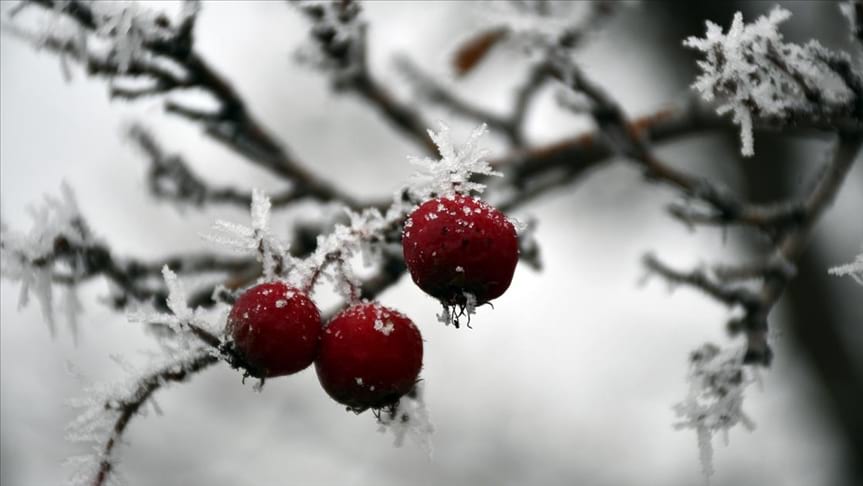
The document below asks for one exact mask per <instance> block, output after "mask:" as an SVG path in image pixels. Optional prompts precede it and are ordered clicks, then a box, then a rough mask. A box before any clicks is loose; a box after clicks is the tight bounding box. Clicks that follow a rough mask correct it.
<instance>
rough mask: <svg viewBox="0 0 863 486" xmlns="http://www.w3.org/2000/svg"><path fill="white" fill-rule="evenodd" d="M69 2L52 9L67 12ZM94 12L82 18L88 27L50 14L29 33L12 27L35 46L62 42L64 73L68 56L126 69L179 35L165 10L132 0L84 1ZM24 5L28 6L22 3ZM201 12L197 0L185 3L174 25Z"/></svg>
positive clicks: (62, 0) (120, 70)
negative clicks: (42, 26)
mask: <svg viewBox="0 0 863 486" xmlns="http://www.w3.org/2000/svg"><path fill="white" fill-rule="evenodd" d="M74 3H75V2H72V1H69V0H57V1H55V2H54V11H55V12H65V11H67V10H71V9H73V8H74ZM83 3H85V4H86V5H87V8H88V9H89V10H90V11H91V12H92V13H93V15H92V16H89V17H88V18H87V19H86V22H91V23H92V29H88V28H87V27H85V26H84V25H82V24H80V23H77V22H73V21H70V20H68V19H65V18H61V17H60V16H52V17H50V19H49V20H48V21H47V25H46V26H45V28H44V29H39V31H38V32H35V33H34V32H28V31H26V30H23V29H16V30H15V33H16V34H18V35H19V36H22V37H26V38H28V39H29V40H31V41H32V42H33V43H34V44H35V45H36V47H40V46H44V45H46V44H49V43H53V44H57V45H61V46H66V47H68V50H66V49H65V48H64V50H63V51H61V61H62V62H63V67H64V72H66V73H67V75H68V70H67V66H66V61H67V59H66V56H70V57H71V58H73V59H75V60H77V61H81V62H84V61H85V60H88V59H89V60H90V61H94V62H97V63H98V64H105V65H111V66H116V68H117V72H118V73H119V74H124V73H126V72H128V71H129V70H130V69H131V68H132V67H133V66H134V65H135V64H136V63H140V62H150V61H151V60H152V59H151V58H152V55H151V53H150V52H149V50H148V48H147V46H152V45H155V44H158V43H168V42H170V41H172V40H173V39H174V38H175V37H176V36H177V30H176V29H175V28H173V27H172V26H171V22H170V21H169V20H168V18H167V16H166V14H165V13H164V12H160V11H158V10H155V9H153V8H151V7H152V4H151V5H145V4H144V3H142V2H136V1H134V0H121V1H111V2H102V1H93V0H90V1H85V2H83ZM22 5H24V6H26V4H22ZM198 10H199V2H198V1H196V0H188V1H184V2H182V4H181V7H180V12H179V15H178V16H177V18H176V19H175V24H174V25H182V24H183V23H184V22H185V21H186V20H187V19H189V18H192V17H194V16H195V15H196V14H197V12H198Z"/></svg>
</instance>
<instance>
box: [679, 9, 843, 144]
mask: <svg viewBox="0 0 863 486" xmlns="http://www.w3.org/2000/svg"><path fill="white" fill-rule="evenodd" d="M790 17H791V12H789V11H788V10H785V9H783V8H779V7H776V8H774V9H773V10H772V11H771V12H770V13H769V14H768V15H766V16H761V17H758V18H757V19H756V20H755V22H753V23H751V24H746V23H744V22H743V14H741V13H740V12H737V13H736V14H735V15H734V20H733V21H732V23H731V27H730V28H729V29H728V32H725V33H724V32H723V31H722V27H720V26H719V25H716V24H714V23H712V22H707V33H706V35H705V37H704V38H697V37H690V38H688V39H686V40H685V41H684V43H683V44H684V45H685V46H687V47H690V48H693V49H696V50H698V51H701V52H702V53H703V55H704V59H703V60H700V61H698V66H699V67H700V68H701V74H700V75H699V76H698V78H697V79H696V81H695V84H694V85H693V87H694V88H695V89H696V90H698V91H699V92H700V93H701V95H702V97H703V98H704V99H705V100H706V101H713V100H715V99H716V100H718V101H719V107H718V109H717V111H718V113H719V114H725V113H731V114H732V116H733V120H734V123H736V124H737V125H739V126H740V139H741V152H742V153H743V155H745V156H751V155H753V154H754V149H755V147H754V140H753V135H752V129H753V125H754V124H755V122H756V120H758V119H763V120H765V121H768V122H778V123H791V122H795V121H798V120H801V119H809V120H818V119H822V118H827V117H830V116H834V115H837V114H841V113H844V112H845V111H847V110H849V109H850V107H851V105H853V102H854V98H855V96H854V93H853V92H852V90H851V89H850V88H849V87H848V86H847V85H846V84H845V82H844V81H843V79H842V77H841V76H840V75H839V74H838V73H836V72H835V71H834V70H833V69H831V66H830V65H831V63H832V62H833V61H834V60H836V59H840V60H841V59H846V58H845V56H843V55H841V54H836V53H833V52H831V51H829V50H828V49H826V48H825V47H823V46H822V45H821V44H819V43H818V42H817V41H810V42H808V43H806V44H805V45H798V44H793V43H786V42H784V40H783V37H782V34H781V33H780V32H779V30H778V29H779V26H780V25H781V24H782V23H783V22H785V21H786V20H788V19H789V18H790Z"/></svg>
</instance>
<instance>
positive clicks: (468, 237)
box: [402, 194, 518, 306]
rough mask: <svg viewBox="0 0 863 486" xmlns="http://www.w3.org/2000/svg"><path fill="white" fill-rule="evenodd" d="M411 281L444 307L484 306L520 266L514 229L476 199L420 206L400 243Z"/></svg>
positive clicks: (459, 197) (453, 199)
mask: <svg viewBox="0 0 863 486" xmlns="http://www.w3.org/2000/svg"><path fill="white" fill-rule="evenodd" d="M402 248H403V249H404V256H405V263H406V264H407V267H408V270H410V274H411V278H413V281H414V282H415V283H416V284H417V286H419V288H421V289H423V290H424V291H425V292H426V293H428V294H429V295H431V296H433V297H436V298H437V299H439V300H441V302H442V303H443V304H444V305H450V306H456V305H458V306H464V305H465V304H466V301H467V298H466V297H465V295H464V293H465V292H467V293H469V294H472V295H473V296H474V297H476V302H475V303H476V304H483V303H485V302H488V301H489V300H492V299H494V298H497V297H500V296H501V295H502V294H503V293H504V292H505V291H506V289H507V288H508V287H509V284H510V282H511V281H512V275H513V273H514V272H515V265H516V263H518V237H517V235H516V232H515V227H514V226H513V225H512V223H510V222H509V220H508V219H507V218H506V216H505V215H504V214H503V213H502V212H500V211H498V210H497V209H496V208H494V207H492V206H490V205H488V204H487V203H485V202H484V201H482V200H480V199H476V198H473V197H470V196H464V195H460V194H459V195H455V196H452V197H442V198H437V199H432V200H429V201H426V202H425V203H423V204H422V205H421V206H420V207H419V208H417V209H416V210H415V211H414V212H413V213H412V214H411V215H410V216H409V217H408V219H407V221H406V222H405V226H404V235H403V238H402Z"/></svg>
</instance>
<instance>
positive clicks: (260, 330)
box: [228, 282, 321, 377]
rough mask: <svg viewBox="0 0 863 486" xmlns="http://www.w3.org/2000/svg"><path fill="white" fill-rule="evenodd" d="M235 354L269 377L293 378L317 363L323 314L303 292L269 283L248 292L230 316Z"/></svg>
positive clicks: (235, 305)
mask: <svg viewBox="0 0 863 486" xmlns="http://www.w3.org/2000/svg"><path fill="white" fill-rule="evenodd" d="M228 331H229V332H230V334H231V337H232V338H233V340H234V345H235V347H236V350H237V351H239V352H240V353H241V354H242V355H243V357H244V358H245V359H246V360H247V361H248V362H249V364H251V365H252V367H254V368H255V369H257V370H260V372H262V373H263V375H264V376H266V377H273V376H281V375H290V374H291V373H296V372H297V371H300V370H303V369H305V368H306V367H308V366H309V365H310V364H312V362H313V361H314V360H315V356H316V355H317V352H318V346H319V344H320V337H321V314H320V311H318V308H317V306H315V304H314V302H312V301H311V299H309V297H308V296H307V295H306V294H305V293H303V292H302V291H300V290H297V289H295V288H293V287H290V286H288V285H287V284H285V283H284V282H267V283H263V284H260V285H256V286H254V287H252V288H250V289H248V290H246V291H245V292H244V293H243V295H241V296H240V298H238V299H237V301H236V302H235V303H234V307H233V308H232V309H231V313H230V314H229V315H228Z"/></svg>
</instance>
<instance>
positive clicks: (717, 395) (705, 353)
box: [674, 343, 755, 480]
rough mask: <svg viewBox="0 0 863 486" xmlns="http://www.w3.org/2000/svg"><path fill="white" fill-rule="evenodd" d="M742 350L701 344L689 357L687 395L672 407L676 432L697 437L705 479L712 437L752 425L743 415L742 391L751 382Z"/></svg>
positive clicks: (710, 464)
mask: <svg viewBox="0 0 863 486" xmlns="http://www.w3.org/2000/svg"><path fill="white" fill-rule="evenodd" d="M745 353H746V350H745V349H743V348H729V349H720V348H719V347H718V346H716V345H714V344H710V343H707V344H704V345H703V346H701V347H700V348H698V349H696V350H695V351H694V352H693V353H692V355H691V357H690V364H691V368H690V372H689V377H688V381H689V392H688V394H687V396H686V398H685V399H684V400H683V401H681V402H680V403H678V404H676V405H675V406H674V411H675V413H676V414H677V416H678V418H679V421H678V422H677V423H675V428H677V429H693V430H695V433H696V435H697V437H698V449H699V459H700V461H701V468H702V471H703V472H704V475H705V477H707V478H708V480H709V478H710V476H711V475H712V474H713V436H714V435H715V434H716V433H718V432H721V433H722V434H723V437H724V440H725V442H726V443H727V442H728V432H729V430H730V429H731V428H733V427H734V426H736V425H738V424H741V425H743V426H744V427H745V428H746V429H749V430H752V429H753V428H754V427H755V424H754V423H753V422H752V421H751V420H750V419H749V417H747V416H746V414H745V413H744V412H743V398H744V391H745V390H746V387H748V386H749V385H750V384H752V382H753V381H754V380H753V379H752V378H751V377H749V376H748V375H747V371H746V369H744V367H743V357H744V355H745Z"/></svg>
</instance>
